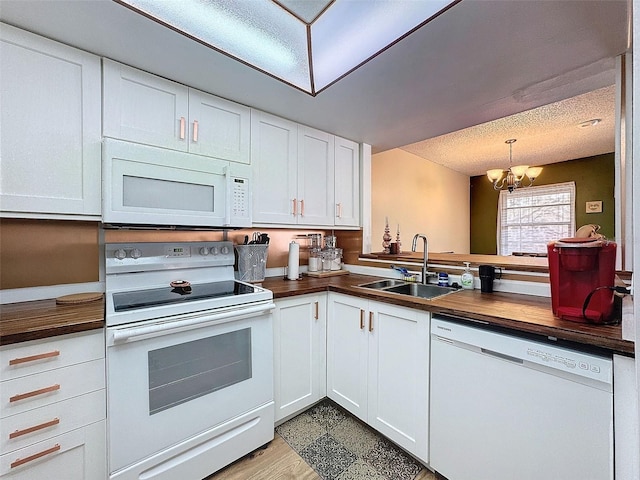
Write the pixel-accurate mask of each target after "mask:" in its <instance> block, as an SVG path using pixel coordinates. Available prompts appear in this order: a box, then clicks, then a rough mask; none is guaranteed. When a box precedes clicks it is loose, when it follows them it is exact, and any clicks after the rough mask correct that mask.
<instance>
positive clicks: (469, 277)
mask: <svg viewBox="0 0 640 480" xmlns="http://www.w3.org/2000/svg"><path fill="white" fill-rule="evenodd" d="M464 265H465V267H464V273H463V274H462V277H461V279H460V283H461V284H462V288H464V289H467V290H473V273H471V264H470V263H469V262H464Z"/></svg>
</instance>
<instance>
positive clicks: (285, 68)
mask: <svg viewBox="0 0 640 480" xmlns="http://www.w3.org/2000/svg"><path fill="white" fill-rule="evenodd" d="M114 1H116V2H118V3H121V4H123V5H125V6H127V7H129V8H131V9H132V10H134V11H136V12H138V13H141V14H143V15H145V16H147V17H149V18H151V19H153V20H155V21H157V22H159V23H161V24H163V25H166V26H168V27H170V28H172V29H174V30H176V31H178V32H180V33H182V34H184V35H186V36H188V37H190V38H192V39H194V40H196V41H198V42H200V43H203V44H205V45H207V46H209V47H211V48H213V49H215V50H217V51H220V52H222V53H224V54H226V55H229V56H231V57H233V58H235V59H236V60H239V61H240V62H242V63H245V64H247V65H249V66H251V67H253V68H256V69H257V70H260V71H261V72H263V73H266V74H268V75H270V76H272V77H275V78H277V79H279V80H281V81H283V82H285V83H287V84H289V85H291V86H293V87H296V88H298V89H300V90H303V91H305V92H307V93H309V94H311V95H316V94H317V93H319V92H321V91H322V90H324V89H325V88H327V87H329V86H330V85H332V84H333V83H335V82H336V81H338V80H340V79H341V78H342V77H344V76H345V75H347V74H349V73H351V72H352V71H353V70H355V69H356V68H358V67H359V66H361V65H362V64H364V63H366V62H367V61H369V60H371V59H372V58H373V57H375V56H376V55H377V54H379V53H380V52H382V51H384V50H386V49H387V48H389V47H390V46H391V45H393V44H394V43H395V42H397V41H398V40H400V39H402V38H403V37H405V36H406V35H408V34H410V33H411V32H413V31H415V30H416V29H417V28H420V27H421V26H423V25H424V24H426V23H427V22H428V21H430V20H432V19H433V18H434V17H436V16H437V15H439V14H440V13H442V12H443V11H444V10H446V9H447V8H448V7H449V6H451V5H453V4H455V3H457V2H458V1H460V0H456V1H454V2H452V1H451V0H162V1H158V0H114Z"/></svg>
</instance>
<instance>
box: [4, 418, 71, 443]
mask: <svg viewBox="0 0 640 480" xmlns="http://www.w3.org/2000/svg"><path fill="white" fill-rule="evenodd" d="M59 423H60V419H59V418H54V419H53V420H49V421H48V422H44V423H41V424H40V425H34V426H33V427H29V428H24V429H22V430H16V431H15V432H13V433H10V434H9V440H11V439H12V438H16V437H20V436H22V435H26V434H27V433H33V432H37V431H38V430H42V429H43V428H48V427H53V426H54V425H58V424H59Z"/></svg>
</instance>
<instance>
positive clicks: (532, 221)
mask: <svg viewBox="0 0 640 480" xmlns="http://www.w3.org/2000/svg"><path fill="white" fill-rule="evenodd" d="M575 223H576V221H575V183H573V182H567V183H556V184H554V185H543V186H540V187H530V188H519V189H517V190H514V191H513V192H511V193H509V192H508V191H507V190H502V191H500V198H499V200H498V228H497V244H498V255H512V254H514V253H525V254H534V253H544V254H546V253H547V243H549V242H551V241H553V240H558V239H560V238H566V237H571V236H573V234H574V232H575V230H576V228H575Z"/></svg>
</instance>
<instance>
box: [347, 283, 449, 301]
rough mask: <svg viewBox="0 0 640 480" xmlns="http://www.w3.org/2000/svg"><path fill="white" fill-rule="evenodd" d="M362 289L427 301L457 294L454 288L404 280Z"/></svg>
mask: <svg viewBox="0 0 640 480" xmlns="http://www.w3.org/2000/svg"><path fill="white" fill-rule="evenodd" d="M358 286H359V287H361V288H369V289H372V290H378V291H381V292H387V293H397V294H399V295H406V296H409V297H418V298H425V299H427V300H429V299H432V298H436V297H440V296H442V295H447V294H449V293H453V292H457V291H458V289H457V288H454V287H441V286H439V285H425V284H423V283H413V282H405V281H403V280H395V279H385V280H378V281H376V282H370V283H363V284H362V285H358Z"/></svg>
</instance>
